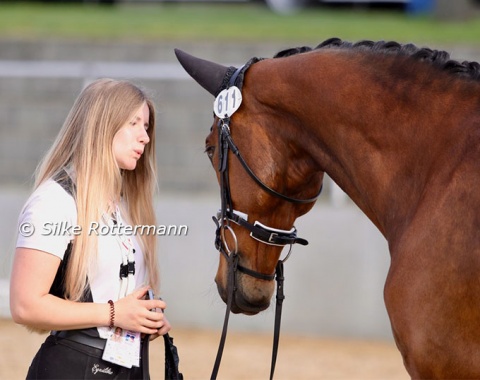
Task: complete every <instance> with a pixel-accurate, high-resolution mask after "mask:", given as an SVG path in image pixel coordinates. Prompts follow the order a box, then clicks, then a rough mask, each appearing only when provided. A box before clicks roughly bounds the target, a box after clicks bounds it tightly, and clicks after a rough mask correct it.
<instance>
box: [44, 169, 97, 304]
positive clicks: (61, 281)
mask: <svg viewBox="0 0 480 380" xmlns="http://www.w3.org/2000/svg"><path fill="white" fill-rule="evenodd" d="M53 179H54V180H55V182H57V183H58V184H59V185H60V186H62V188H63V189H64V190H65V191H66V192H67V193H68V194H70V195H71V196H72V197H74V195H75V191H76V188H75V184H74V183H73V181H72V179H71V178H70V176H69V175H68V173H67V172H66V171H65V169H62V170H61V171H59V172H58V173H57V174H56V175H55V176H54V177H53ZM72 248H73V242H70V243H68V246H67V249H66V250H65V254H64V256H63V260H62V261H61V262H60V265H59V266H58V270H57V274H56V275H55V279H54V280H53V283H52V286H51V287H50V291H49V293H50V294H53V295H54V296H56V297H59V298H65V276H66V272H67V264H68V260H69V259H70V255H71V253H72ZM82 298H83V299H82V300H83V301H84V302H93V297H92V292H91V291H90V287H88V289H87V291H86V293H85V295H84V296H83V297H82Z"/></svg>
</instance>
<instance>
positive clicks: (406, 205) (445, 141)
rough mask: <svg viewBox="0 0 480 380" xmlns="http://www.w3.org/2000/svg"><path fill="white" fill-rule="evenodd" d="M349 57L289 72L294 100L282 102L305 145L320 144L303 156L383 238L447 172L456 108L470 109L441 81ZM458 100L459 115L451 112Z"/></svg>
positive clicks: (458, 132)
mask: <svg viewBox="0 0 480 380" xmlns="http://www.w3.org/2000/svg"><path fill="white" fill-rule="evenodd" d="M351 61H352V60H351V58H350V59H345V58H344V57H343V56H342V55H339V56H338V57H336V59H332V58H330V59H328V60H325V61H324V62H315V63H314V64H312V65H309V64H306V65H305V66H304V67H303V68H302V74H290V75H293V76H296V80H295V81H294V82H293V83H296V85H295V86H291V87H290V88H291V94H289V95H288V96H286V97H285V99H286V101H287V102H294V103H295V104H294V106H293V107H292V105H291V104H288V105H287V107H289V108H290V109H291V110H292V112H297V114H296V117H297V118H299V119H300V120H301V122H302V123H303V125H304V128H305V130H304V131H305V132H304V135H303V137H302V138H303V139H304V142H303V143H305V141H307V139H308V141H309V144H311V141H312V136H315V139H313V140H314V141H318V143H317V145H316V147H315V151H310V152H309V153H310V154H311V155H313V156H315V157H316V160H317V164H318V166H319V168H321V169H322V170H324V171H325V172H327V173H328V174H329V176H330V177H331V178H332V179H333V180H334V181H335V182H336V183H337V184H338V185H339V186H340V187H341V188H342V189H343V190H344V191H345V192H346V193H347V194H348V195H349V196H350V197H351V198H352V200H353V201H354V202H355V203H356V204H357V205H358V206H359V207H360V208H361V209H362V210H363V211H364V212H365V214H366V215H367V216H368V217H369V218H370V219H371V220H372V222H373V223H374V224H375V225H376V226H377V227H378V228H379V230H380V231H381V232H382V233H383V234H384V235H385V236H386V237H387V238H388V237H392V236H393V235H394V234H396V233H398V229H401V228H402V226H406V225H407V224H408V223H409V220H410V219H411V218H412V217H413V215H414V214H415V210H416V208H417V207H418V205H419V203H420V202H421V198H422V197H423V195H424V192H425V190H426V188H427V186H428V183H429V181H430V180H431V177H432V176H436V175H439V173H433V171H439V170H444V171H445V172H448V170H451V169H449V168H448V165H449V162H448V161H449V159H450V158H451V156H450V154H452V152H449V151H453V150H454V149H452V148H451V147H452V144H456V143H457V142H459V143H462V142H463V143H464V142H465V139H467V135H466V133H465V129H463V130H462V129H461V128H464V127H465V126H464V125H461V124H462V122H461V120H462V118H464V117H465V114H463V115H462V112H464V113H465V112H470V111H469V109H473V107H472V105H471V104H469V101H468V100H465V101H463V100H462V99H459V97H458V96H457V97H455V96H453V95H452V94H453V93H454V91H452V90H449V92H448V93H447V92H446V91H445V89H440V88H439V84H435V83H434V84H431V85H429V84H428V83H427V81H423V82H422V81H421V80H420V82H414V78H408V77H407V78H404V79H402V80H398V79H397V80H396V81H395V80H390V79H389V76H388V75H389V73H388V72H387V68H385V67H378V68H376V69H375V71H373V70H372V69H368V68H365V66H364V65H363V66H362V65H360V64H358V65H357V66H355V64H354V63H352V62H351ZM345 68H348V71H346V69H345ZM421 68H423V69H424V70H428V69H429V68H425V67H424V66H422V67H421ZM382 70H383V71H382ZM306 73H308V74H306ZM415 76H417V78H416V79H415V80H417V81H418V76H419V74H418V73H417V74H415ZM291 79H293V78H291ZM440 87H441V86H440ZM457 95H458V94H457ZM477 101H478V99H477ZM459 105H460V106H461V107H462V108H463V110H462V112H459V111H457V112H454V110H456V109H458V107H459ZM293 108H295V109H296V110H295V111H294V110H293ZM298 110H299V111H298ZM472 112H473V111H472ZM296 138H298V136H296ZM452 139H455V140H456V141H452ZM462 140H463V141H462ZM300 141H301V140H299V143H302V142H300ZM307 145H308V144H307Z"/></svg>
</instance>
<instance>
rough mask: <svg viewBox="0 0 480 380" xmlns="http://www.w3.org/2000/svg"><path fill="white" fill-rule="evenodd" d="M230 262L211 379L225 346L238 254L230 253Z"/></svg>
mask: <svg viewBox="0 0 480 380" xmlns="http://www.w3.org/2000/svg"><path fill="white" fill-rule="evenodd" d="M230 260H231V262H230V263H229V264H230V265H229V266H228V289H227V307H226V309H225V318H224V320H223V330H222V337H221V338H220V343H219V345H218V351H217V357H216V358H215V364H214V365H213V371H212V375H211V376H210V379H211V380H215V379H216V378H217V374H218V370H219V369H220V363H221V361H222V355H223V348H224V347H225V341H226V340H227V330H228V320H229V317H230V310H231V309H232V301H233V297H235V290H236V286H235V272H236V267H237V265H238V255H237V254H236V253H235V254H232V255H231V256H230Z"/></svg>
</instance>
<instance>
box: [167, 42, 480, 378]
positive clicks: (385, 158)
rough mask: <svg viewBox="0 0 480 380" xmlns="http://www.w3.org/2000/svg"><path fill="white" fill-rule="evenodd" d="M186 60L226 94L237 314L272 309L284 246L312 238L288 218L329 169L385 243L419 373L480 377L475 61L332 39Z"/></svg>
mask: <svg viewBox="0 0 480 380" xmlns="http://www.w3.org/2000/svg"><path fill="white" fill-rule="evenodd" d="M176 54H177V58H178V60H179V61H180V63H181V64H182V66H183V67H184V68H185V70H186V71H187V72H188V73H189V75H190V76H192V77H193V79H195V80H196V81H197V82H198V83H199V84H200V85H201V86H203V87H204V88H205V89H206V90H207V91H208V92H209V93H211V94H212V95H214V96H215V97H216V100H215V102H214V112H215V115H214V122H213V125H212V127H211V131H210V134H209V135H208V136H207V138H206V142H205V151H206V153H207V155H208V157H209V158H210V160H211V161H212V164H213V167H214V169H215V171H216V173H217V177H218V180H219V182H220V185H221V188H222V189H223V190H222V208H223V212H222V215H220V216H219V218H218V223H219V224H220V226H219V229H217V234H218V230H220V234H219V235H220V236H219V237H218V236H217V248H219V250H220V251H223V252H226V255H220V261H219V267H218V272H217V274H216V277H215V281H216V283H217V287H218V290H219V293H220V295H221V297H222V298H223V299H224V300H225V301H226V300H227V287H228V285H227V283H228V277H229V275H228V273H229V269H228V262H229V257H231V256H232V254H234V255H235V256H237V257H238V259H237V264H238V266H241V267H242V268H243V269H244V270H241V271H237V272H236V273H235V274H234V276H235V280H236V285H235V287H236V292H235V296H234V297H233V300H232V301H231V309H232V311H233V312H236V313H245V314H255V313H258V312H260V311H262V310H264V309H266V308H267V307H268V306H269V304H270V300H271V298H272V294H273V291H274V283H273V281H272V278H273V277H272V273H274V272H275V266H276V265H277V262H278V261H279V258H280V255H281V251H282V249H283V247H284V246H285V245H290V246H291V244H293V243H296V242H302V239H299V238H297V237H296V230H295V228H294V227H293V226H294V222H295V220H296V219H297V218H298V217H299V216H301V215H303V214H305V213H307V212H308V211H309V210H310V209H311V208H312V207H313V204H314V200H315V198H316V196H317V193H318V192H319V191H320V189H321V186H322V182H323V176H324V173H327V174H328V175H329V176H330V177H331V178H332V180H333V181H334V182H335V183H336V184H337V185H338V186H340V188H341V189H343V190H344V191H345V193H346V194H348V196H349V197H350V198H351V199H352V200H353V202H354V203H355V204H356V205H357V206H358V207H359V208H360V209H361V210H362V211H363V212H364V213H365V215H366V216H367V217H368V218H369V219H370V220H371V221H372V222H373V223H374V225H375V226H376V227H377V228H378V230H379V231H380V232H381V233H382V234H383V236H384V237H385V239H386V240H387V242H388V246H389V252H390V257H391V264H390V268H389V272H388V276H387V279H386V283H385V287H384V300H385V305H386V308H387V312H388V315H389V319H390V322H391V327H392V331H393V336H394V339H395V342H396V344H397V347H398V349H399V351H400V352H401V354H402V357H403V361H404V364H405V367H406V369H407V371H408V373H409V375H410V376H411V377H412V378H429V379H430V378H448V379H480V190H479V189H480V84H479V81H480V65H479V64H478V63H475V62H467V61H465V62H460V61H455V60H452V59H450V56H449V54H448V53H446V52H444V51H437V50H432V49H429V48H419V47H417V46H415V45H413V44H399V43H396V42H384V41H378V42H372V41H360V42H357V43H350V42H345V41H341V40H340V39H337V38H332V39H329V40H326V41H324V42H323V43H321V44H320V45H318V46H317V47H316V48H309V47H299V48H293V49H287V50H284V51H282V52H280V53H278V54H277V55H276V56H275V57H273V58H269V59H258V58H254V59H252V60H250V61H249V62H248V63H247V64H246V65H245V66H243V67H241V68H235V67H227V66H223V65H221V64H218V63H214V62H209V61H207V60H204V59H200V58H197V57H193V56H191V55H189V54H187V53H185V52H182V51H181V50H176ZM232 89H233V90H232ZM225 91H226V92H225ZM222 94H223V95H222ZM228 96H230V99H227V100H230V101H232V100H235V101H236V102H237V104H235V105H233V106H232V105H231V104H230V105H229V104H227V103H226V102H225V99H226V98H227V97H228ZM240 102H241V104H238V103H240ZM215 107H216V108H217V109H215ZM223 108H225V109H227V111H228V112H226V113H225V114H223V113H222V112H223ZM222 130H225V133H223V132H222ZM230 141H232V144H230ZM233 142H234V143H233ZM229 157H230V159H228V158H229ZM237 158H240V159H237ZM247 169H248V170H247ZM249 170H250V172H249ZM225 172H227V173H228V175H227V176H225V175H224V173H225ZM252 174H253V176H252ZM254 177H256V179H255V178H254ZM260 183H261V184H262V185H263V186H261V185H260ZM267 189H269V190H271V191H269V190H267ZM272 191H273V192H272ZM282 196H283V197H282ZM302 201H303V202H302ZM253 221H255V223H253ZM230 222H232V223H230ZM252 225H255V226H259V227H260V229H261V231H256V230H253V231H252V227H251V226H252ZM262 231H263V232H262ZM320 233H321V231H320ZM262 234H263V235H266V236H267V237H266V238H264V237H263V238H262V237H261V236H260V237H259V236H257V235H262ZM272 237H273V240H272V241H270V242H269V241H267V240H269V239H270V238H272ZM277 237H278V239H277V240H275V239H276V238H277ZM303 244H305V242H304V241H303ZM252 273H253V274H254V275H252ZM255 274H259V275H255ZM262 275H263V276H264V277H263V278H262Z"/></svg>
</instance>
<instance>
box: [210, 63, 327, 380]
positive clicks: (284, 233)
mask: <svg viewBox="0 0 480 380" xmlns="http://www.w3.org/2000/svg"><path fill="white" fill-rule="evenodd" d="M257 61H258V59H256V58H253V59H252V60H250V61H249V62H248V63H247V64H246V65H244V66H242V67H240V68H238V69H236V71H235V72H234V73H233V74H232V75H231V77H230V78H229V79H228V78H226V79H225V80H224V81H225V82H226V81H227V80H228V82H227V83H228V84H227V86H226V87H227V89H228V88H230V87H232V86H235V84H236V81H237V79H238V78H239V77H242V76H243V74H244V72H245V71H246V70H247V69H248V68H249V67H250V65H251V64H253V63H255V62H257ZM242 79H243V78H242ZM239 86H240V88H241V83H240V84H239ZM240 100H241V99H240ZM235 110H236V109H234V110H233V111H232V112H231V113H233V112H235ZM217 116H218V115H217ZM221 116H223V117H220V116H219V120H218V124H217V129H218V144H219V149H218V158H219V167H218V170H219V172H220V195H221V209H220V211H219V212H218V214H217V216H216V217H215V216H214V217H213V221H214V222H215V224H216V226H217V229H216V233H215V248H216V249H217V250H218V251H219V252H220V253H221V254H222V255H223V256H224V257H225V259H226V260H227V263H228V277H227V281H228V282H227V306H226V310H225V318H224V323H223V329H222V336H221V338H220V343H219V347H218V351H217V356H216V359H215V364H214V367H213V371H212V375H211V377H210V378H211V379H212V380H214V379H216V378H217V374H218V370H219V368H220V362H221V360H222V354H223V349H224V346H225V341H226V337H227V329H228V321H229V316H230V311H231V308H232V303H233V299H234V297H235V291H236V281H237V271H239V272H242V273H244V274H246V275H249V276H252V277H254V278H257V279H260V280H264V281H273V280H276V282H277V287H276V305H275V324H274V337H273V347H272V361H271V367H270V380H271V379H273V374H274V372H275V364H276V360H277V352H278V343H279V338H280V325H281V315H282V303H283V300H284V299H285V295H284V291H283V283H284V276H283V264H284V262H285V261H286V260H287V259H288V258H289V257H290V254H291V251H292V245H293V244H295V243H298V244H301V245H307V244H308V241H307V240H305V239H302V238H299V237H297V230H296V228H295V227H292V229H290V230H280V229H276V228H272V227H269V226H266V225H264V224H262V223H260V222H259V221H255V222H254V223H253V224H252V223H250V222H249V221H248V215H246V214H245V213H242V212H240V211H237V210H234V209H233V207H232V199H231V194H230V182H229V171H228V166H229V165H228V153H229V151H231V152H232V153H233V154H234V155H235V157H237V159H238V160H239V161H240V163H241V164H242V166H243V168H244V169H245V171H246V172H247V173H248V174H249V175H250V177H251V178H252V179H253V180H254V181H255V182H256V183H257V184H258V185H259V186H260V187H261V188H262V189H263V190H265V191H266V192H268V193H270V194H271V195H273V196H276V197H278V198H281V199H283V200H285V201H288V202H292V203H301V204H303V203H311V202H314V201H315V200H316V199H317V198H318V197H319V195H320V193H321V190H322V189H321V188H320V191H319V192H318V194H317V195H316V196H315V197H313V198H309V199H296V198H291V197H289V196H286V195H284V194H282V193H279V192H277V191H276V190H274V189H272V188H270V187H269V186H267V185H266V184H265V183H264V182H263V181H261V180H260V179H259V178H258V177H257V176H256V175H255V173H254V172H253V171H252V169H251V168H250V167H249V166H248V164H247V163H246V161H245V160H244V158H243V157H242V155H241V154H240V151H239V149H238V148H237V146H236V145H235V143H234V142H233V139H232V137H231V135H230V115H228V114H225V115H221ZM230 222H234V223H235V224H237V225H240V226H242V227H244V228H246V229H247V230H249V231H250V236H251V237H252V238H254V239H256V240H258V241H260V242H262V243H264V244H268V245H276V246H282V247H284V246H286V245H290V249H289V251H288V254H287V255H286V257H285V258H284V259H283V260H279V261H278V262H277V265H276V268H275V273H273V274H265V273H260V272H257V271H254V270H252V269H249V268H245V267H244V266H242V265H240V264H239V255H238V241H237V237H236V235H235V233H234V231H233V229H232V227H231V225H230ZM227 231H228V232H229V233H230V235H231V237H232V240H233V247H229V246H228V244H227V241H226V238H225V233H226V232H227Z"/></svg>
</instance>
